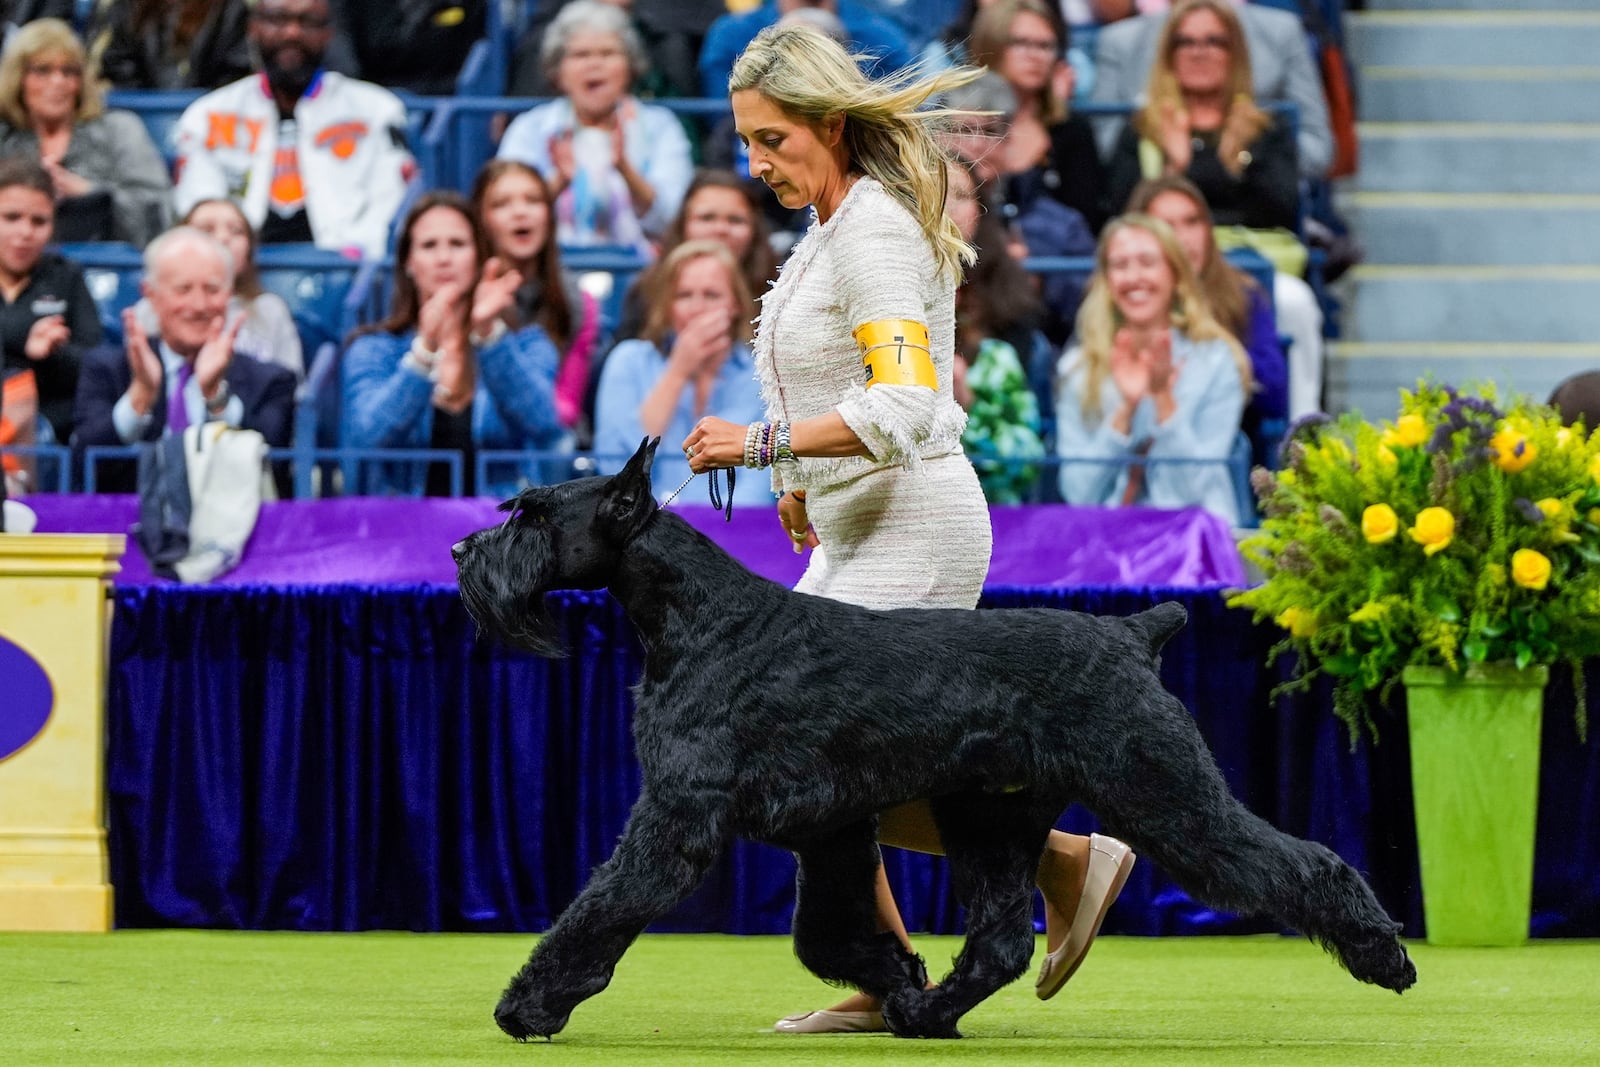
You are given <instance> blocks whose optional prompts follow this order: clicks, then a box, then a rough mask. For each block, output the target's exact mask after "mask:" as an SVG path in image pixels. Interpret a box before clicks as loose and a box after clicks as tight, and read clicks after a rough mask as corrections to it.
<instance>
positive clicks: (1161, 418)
mask: <svg viewBox="0 0 1600 1067" xmlns="http://www.w3.org/2000/svg"><path fill="white" fill-rule="evenodd" d="M1140 355H1141V358H1142V359H1143V361H1144V364H1145V366H1146V367H1148V368H1149V373H1150V398H1151V399H1152V400H1153V401H1155V405H1156V421H1157V422H1166V421H1167V419H1169V418H1171V416H1172V413H1173V412H1175V411H1177V410H1178V398H1177V394H1176V393H1175V392H1174V390H1175V389H1176V387H1177V384H1178V375H1179V373H1180V372H1181V371H1182V370H1183V364H1181V363H1174V362H1173V361H1172V335H1171V334H1169V333H1167V332H1166V331H1164V330H1163V331H1162V332H1160V333H1158V334H1156V335H1155V336H1153V337H1151V338H1150V341H1149V343H1148V344H1147V345H1146V347H1145V348H1144V349H1143V350H1142V351H1141V353H1140Z"/></svg>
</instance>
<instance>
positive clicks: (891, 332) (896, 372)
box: [851, 319, 939, 389]
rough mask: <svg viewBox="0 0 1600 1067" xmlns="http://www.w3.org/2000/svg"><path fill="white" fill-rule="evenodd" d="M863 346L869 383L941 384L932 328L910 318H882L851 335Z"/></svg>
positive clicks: (865, 324)
mask: <svg viewBox="0 0 1600 1067" xmlns="http://www.w3.org/2000/svg"><path fill="white" fill-rule="evenodd" d="M851 336H853V337H854V338H855V339H856V344H858V345H860V346H861V362H862V364H863V365H865V367H866V368H867V380H866V387H867V388H868V389H871V388H872V387H873V386H874V385H925V386H927V387H928V388H929V389H937V388H939V375H938V374H937V373H936V372H935V371H934V369H933V354H932V353H931V352H930V351H929V350H928V328H927V327H926V326H924V325H923V324H922V323H920V322H912V321H910V320H909V319H880V320H878V321H877V322H867V323H863V324H861V325H860V326H857V327H856V328H855V332H854V333H853V334H852V335H851Z"/></svg>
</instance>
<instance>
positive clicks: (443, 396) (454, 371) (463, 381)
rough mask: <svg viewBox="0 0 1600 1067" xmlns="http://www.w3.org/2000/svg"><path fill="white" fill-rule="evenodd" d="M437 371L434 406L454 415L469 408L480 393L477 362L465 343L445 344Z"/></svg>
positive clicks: (435, 366) (446, 342)
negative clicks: (478, 391)
mask: <svg viewBox="0 0 1600 1067" xmlns="http://www.w3.org/2000/svg"><path fill="white" fill-rule="evenodd" d="M434 368H435V381H434V387H433V406H434V407H436V408H439V409H441V410H443V411H448V412H449V413H450V414H452V415H459V414H460V413H461V412H463V411H465V410H467V409H468V408H470V407H471V406H472V397H473V394H474V393H476V392H477V390H478V360H477V357H476V356H474V355H473V353H472V347H471V346H470V345H468V344H466V342H465V339H463V338H461V337H460V336H459V335H457V336H456V337H455V338H453V339H449V340H446V341H445V343H444V346H443V347H442V348H440V349H439V362H438V363H436V364H435V365H434Z"/></svg>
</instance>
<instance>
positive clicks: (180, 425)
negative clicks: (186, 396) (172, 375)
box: [167, 360, 194, 435]
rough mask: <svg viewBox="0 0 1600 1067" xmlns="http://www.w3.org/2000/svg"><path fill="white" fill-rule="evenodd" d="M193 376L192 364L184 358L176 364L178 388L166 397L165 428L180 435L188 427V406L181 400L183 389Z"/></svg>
mask: <svg viewBox="0 0 1600 1067" xmlns="http://www.w3.org/2000/svg"><path fill="white" fill-rule="evenodd" d="M193 376H194V364H193V363H190V362H188V361H187V360H185V361H184V362H183V363H181V364H179V365H178V388H177V389H176V390H174V391H173V393H172V396H170V397H168V398H167V429H169V430H171V431H172V432H173V433H174V434H179V435H181V434H182V433H183V431H185V430H187V429H188V428H189V408H188V405H186V404H185V403H184V402H183V390H184V389H185V387H187V386H188V384H189V379H190V378H191V377H193Z"/></svg>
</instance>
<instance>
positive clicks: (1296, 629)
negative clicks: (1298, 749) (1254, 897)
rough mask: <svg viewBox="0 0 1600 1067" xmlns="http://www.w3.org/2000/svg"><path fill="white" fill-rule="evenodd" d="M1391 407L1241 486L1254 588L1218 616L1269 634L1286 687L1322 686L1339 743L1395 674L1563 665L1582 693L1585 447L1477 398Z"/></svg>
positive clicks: (1591, 493) (1412, 397)
mask: <svg viewBox="0 0 1600 1067" xmlns="http://www.w3.org/2000/svg"><path fill="white" fill-rule="evenodd" d="M1400 396H1401V406H1400V415H1399V417H1398V418H1397V419H1396V420H1395V421H1394V422H1393V423H1385V424H1383V425H1375V424H1373V423H1369V422H1364V421H1362V420H1361V419H1360V418H1358V417H1356V416H1354V415H1346V416H1344V417H1342V418H1340V419H1338V420H1337V421H1334V420H1331V419H1327V418H1325V417H1321V418H1313V419H1310V420H1305V421H1303V422H1302V423H1300V424H1298V425H1297V426H1296V427H1295V428H1294V430H1293V431H1291V434H1290V438H1289V441H1288V444H1287V451H1286V462H1285V467H1284V469H1283V470H1281V471H1278V472H1271V471H1266V470H1261V469H1258V470H1257V471H1256V472H1255V473H1254V475H1253V476H1252V479H1251V481H1252V484H1253V485H1254V487H1255V490H1256V495H1257V496H1258V497H1259V498H1260V501H1261V505H1262V511H1263V514H1264V516H1265V517H1264V519H1263V520H1262V524H1261V529H1260V530H1259V532H1257V533H1256V535H1255V536H1253V537H1251V538H1250V539H1248V540H1246V541H1245V542H1244V544H1243V545H1242V546H1241V548H1242V550H1243V552H1244V554H1245V556H1246V558H1248V559H1249V560H1251V561H1252V562H1254V563H1255V564H1256V565H1257V566H1259V567H1260V568H1261V570H1262V572H1263V573H1264V574H1265V575H1266V581H1265V582H1264V583H1263V584H1261V585H1259V586H1256V587H1255V588H1253V589H1249V590H1246V591H1243V592H1239V593H1236V594H1234V595H1233V596H1232V597H1231V598H1230V599H1229V601H1228V602H1229V604H1230V605H1233V606H1236V607H1243V608H1248V609H1250V610H1251V611H1252V612H1254V614H1255V618H1256V619H1257V620H1258V621H1259V620H1271V621H1273V622H1275V623H1276V624H1277V625H1279V626H1281V627H1283V629H1284V630H1285V631H1286V636H1285V637H1284V639H1283V641H1282V642H1281V643H1280V645H1279V647H1278V651H1283V650H1287V649H1290V648H1292V649H1293V650H1294V651H1295V652H1297V653H1298V654H1299V662H1300V664H1301V669H1302V671H1303V672H1305V673H1304V674H1303V676H1302V677H1301V678H1300V679H1299V680H1298V681H1299V683H1300V684H1303V683H1304V682H1306V681H1308V680H1309V679H1310V678H1312V677H1314V676H1315V675H1316V674H1318V673H1322V672H1325V673H1327V674H1329V675H1331V676H1333V678H1334V680H1335V699H1334V710H1335V712H1336V713H1337V714H1338V715H1339V716H1340V718H1342V719H1343V720H1344V721H1345V722H1346V723H1347V724H1348V725H1349V727H1350V730H1351V739H1352V742H1354V740H1355V739H1356V738H1357V737H1358V736H1359V734H1360V732H1361V731H1362V730H1363V729H1367V730H1371V729H1372V725H1373V724H1372V722H1371V719H1370V716H1369V712H1368V710H1367V709H1368V708H1369V706H1370V702H1369V701H1368V699H1367V697H1368V695H1369V694H1370V693H1371V691H1373V690H1380V691H1382V690H1383V689H1385V688H1386V687H1388V686H1390V685H1392V684H1393V683H1394V680H1395V679H1397V678H1398V677H1399V675H1400V671H1401V669H1402V668H1404V667H1408V666H1442V667H1447V668H1450V669H1451V670H1457V671H1460V670H1466V669H1468V668H1469V667H1471V666H1472V665H1474V664H1480V663H1509V664H1515V665H1516V666H1519V667H1526V666H1529V665H1532V664H1550V663H1555V662H1557V661H1562V662H1566V663H1569V664H1571V666H1572V667H1573V670H1574V671H1575V672H1577V673H1576V674H1575V676H1576V677H1578V678H1579V679H1580V680H1581V678H1582V674H1581V670H1582V664H1583V660H1584V659H1585V658H1587V657H1589V656H1593V655H1596V654H1600V566H1596V564H1600V433H1596V434H1594V435H1592V436H1586V434H1585V432H1584V430H1583V429H1582V428H1581V427H1567V426H1565V425H1564V424H1563V423H1562V421H1561V418H1560V416H1559V414H1558V413H1557V412H1556V411H1555V410H1554V409H1552V408H1549V407H1545V406H1542V405H1537V404H1534V403H1532V402H1531V401H1528V400H1524V399H1519V400H1517V401H1515V402H1513V403H1511V404H1510V405H1508V406H1507V407H1506V408H1505V409H1503V410H1502V409H1501V408H1500V407H1498V406H1497V404H1496V397H1495V395H1494V392H1493V390H1492V389H1484V390H1480V391H1477V392H1457V391H1456V390H1455V389H1452V388H1450V387H1448V386H1441V385H1434V384H1431V383H1419V384H1418V387H1417V389H1416V391H1415V392H1406V391H1402V392H1401V394H1400ZM1580 684H1581V682H1580ZM1577 714H1578V731H1579V735H1580V736H1584V730H1585V725H1586V724H1585V722H1584V714H1583V703H1582V701H1579V702H1578V706H1577Z"/></svg>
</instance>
